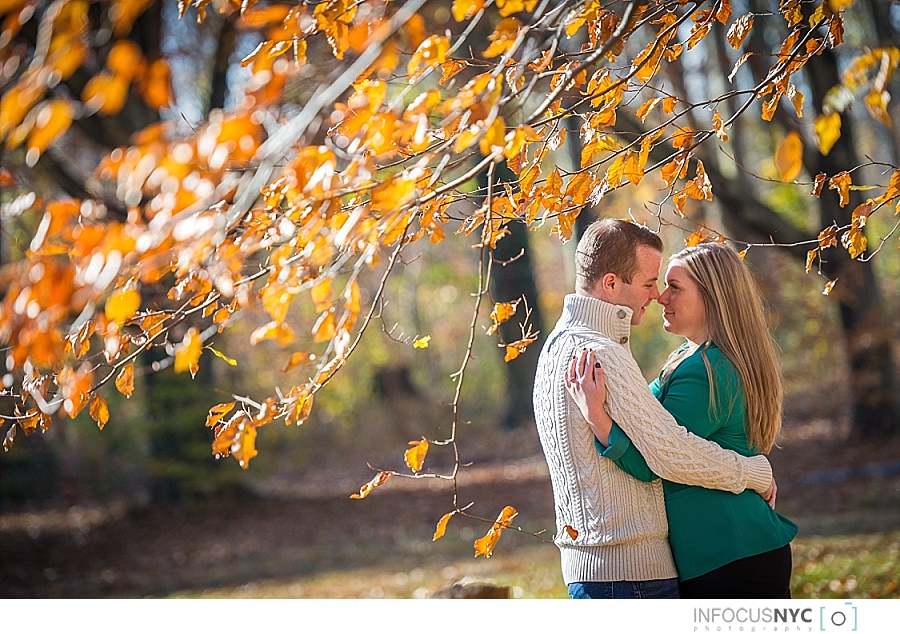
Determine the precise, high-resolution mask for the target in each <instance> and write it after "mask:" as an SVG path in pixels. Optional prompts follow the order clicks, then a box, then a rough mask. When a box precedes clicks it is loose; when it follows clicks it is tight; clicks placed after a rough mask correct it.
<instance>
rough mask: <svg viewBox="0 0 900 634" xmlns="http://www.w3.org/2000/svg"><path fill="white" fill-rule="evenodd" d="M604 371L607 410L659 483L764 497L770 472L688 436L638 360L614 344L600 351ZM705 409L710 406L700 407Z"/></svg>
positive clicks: (763, 462)
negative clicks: (748, 492) (652, 389)
mask: <svg viewBox="0 0 900 634" xmlns="http://www.w3.org/2000/svg"><path fill="white" fill-rule="evenodd" d="M596 354H597V356H598V357H599V358H600V361H601V363H602V365H603V368H604V374H605V378H606V386H607V401H606V402H607V409H608V410H609V414H610V416H611V417H612V419H613V420H614V421H616V423H617V424H618V425H619V426H620V427H621V428H622V430H623V431H624V432H625V433H626V434H627V435H628V438H630V439H631V442H632V444H633V445H634V447H635V448H636V449H637V450H638V451H639V452H640V453H641V455H642V456H643V457H644V459H645V460H646V462H647V465H648V466H649V467H650V469H651V470H652V471H653V472H654V473H656V474H658V475H659V476H660V477H661V478H665V479H666V480H671V481H672V482H679V483H681V484H687V485H691V486H701V487H704V488H707V489H721V490H723V491H730V492H732V493H740V492H742V491H743V490H744V489H747V488H749V489H752V490H754V491H756V492H757V493H759V494H761V495H763V494H765V493H766V492H767V491H768V490H769V488H770V486H771V483H772V467H771V466H770V465H769V461H768V460H767V459H766V458H765V456H752V457H749V458H748V457H744V456H741V455H740V454H738V453H735V452H733V451H730V450H727V449H723V448H722V447H720V446H719V445H717V444H716V443H714V442H710V441H708V440H705V439H703V438H700V437H699V436H696V435H694V434H692V433H690V432H689V431H688V430H687V429H685V428H684V427H682V426H680V425H679V424H678V423H677V422H676V421H675V418H674V417H673V416H672V415H671V414H669V412H667V411H666V410H665V408H663V406H662V405H660V403H659V401H657V400H656V398H655V397H654V396H653V394H651V393H650V390H649V389H648V388H647V384H646V383H645V382H644V377H643V375H641V371H640V368H638V365H637V362H636V361H635V360H634V357H632V356H631V354H630V353H629V352H628V351H627V350H626V349H625V348H622V347H620V346H617V345H615V344H613V345H610V346H604V347H603V348H600V349H598V350H597V351H596ZM698 407H706V403H698Z"/></svg>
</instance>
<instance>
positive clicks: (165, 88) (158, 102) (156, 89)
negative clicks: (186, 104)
mask: <svg viewBox="0 0 900 634" xmlns="http://www.w3.org/2000/svg"><path fill="white" fill-rule="evenodd" d="M137 91H138V94H139V95H140V96H141V99H143V100H144V103H146V104H147V105H148V106H150V107H151V108H153V109H154V110H162V109H163V108H168V107H169V106H170V105H171V104H172V102H173V101H174V97H173V95H172V70H171V69H170V68H169V63H168V62H167V61H166V60H164V59H157V60H154V61H153V62H152V63H151V64H150V66H149V67H148V68H147V72H146V73H145V74H144V75H143V76H142V77H141V78H140V80H139V81H138V83H137Z"/></svg>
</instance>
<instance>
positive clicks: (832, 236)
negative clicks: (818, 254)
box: [817, 225, 838, 249]
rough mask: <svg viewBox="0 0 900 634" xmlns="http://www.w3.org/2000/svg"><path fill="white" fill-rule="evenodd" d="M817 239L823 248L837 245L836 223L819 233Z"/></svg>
mask: <svg viewBox="0 0 900 634" xmlns="http://www.w3.org/2000/svg"><path fill="white" fill-rule="evenodd" d="M817 239H818V240H819V247H820V248H822V249H825V248H827V247H835V246H837V243H838V241H837V227H835V226H834V225H832V226H830V227H825V228H824V229H822V231H821V232H820V233H819V236H818V238H817Z"/></svg>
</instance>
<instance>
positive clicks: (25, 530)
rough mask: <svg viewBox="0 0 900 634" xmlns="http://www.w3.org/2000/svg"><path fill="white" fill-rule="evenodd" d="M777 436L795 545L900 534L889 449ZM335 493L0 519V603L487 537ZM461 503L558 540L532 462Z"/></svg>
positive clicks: (281, 570) (502, 466)
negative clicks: (439, 535)
mask: <svg viewBox="0 0 900 634" xmlns="http://www.w3.org/2000/svg"><path fill="white" fill-rule="evenodd" d="M786 432H787V433H786V438H785V441H784V442H783V443H782V445H783V446H784V447H785V448H784V449H783V450H780V451H776V452H775V453H774V454H773V456H772V462H773V464H774V466H775V472H776V475H777V477H778V481H779V497H778V501H779V510H780V511H781V512H783V513H784V514H786V515H788V516H789V517H791V518H792V519H794V520H795V521H797V522H798V524H800V526H801V535H803V534H806V535H809V534H816V533H822V534H865V533H873V532H880V531H885V530H891V529H896V528H898V527H900V446H898V445H900V443H896V442H891V443H877V444H862V443H848V442H846V441H844V439H843V438H842V437H841V436H840V434H838V433H833V432H832V431H830V428H828V427H827V426H825V425H824V424H816V423H810V424H807V425H804V426H796V427H794V428H788V429H787V430H786ZM865 465H869V466H871V465H875V467H873V468H869V467H864V466H865ZM314 480H315V481H314ZM329 482H331V483H335V482H337V484H338V486H329V485H328V483H329ZM357 486H358V484H357ZM346 488H347V485H346V483H345V482H342V481H340V480H336V478H328V477H319V478H317V479H309V480H308V481H307V482H306V484H305V485H304V484H302V483H299V482H293V483H292V481H291V479H290V478H284V477H283V478H281V479H273V480H272V481H271V482H270V483H268V485H266V486H261V487H260V489H259V493H260V494H261V495H262V496H264V497H261V496H247V497H245V498H242V499H227V500H217V501H210V502H206V503H203V504H199V505H194V506H191V507H176V508H131V509H129V508H126V507H124V506H122V505H119V506H116V505H110V506H106V507H98V508H78V507H75V508H72V509H66V510H62V511H55V512H52V511H47V512H42V513H8V514H4V515H0V540H2V548H0V559H2V567H0V597H4V598H26V597H48V598H63V597H70V598H87V597H134V596H167V595H170V594H173V593H184V592H188V593H190V592H200V591H202V590H204V589H208V588H221V587H233V586H240V585H243V584H248V583H251V582H259V581H266V582H270V581H273V580H291V579H297V578H303V577H305V576H308V575H312V574H319V573H322V572H328V571H347V570H354V569H358V568H366V567H373V566H376V567H377V566H381V565H387V566H388V567H389V568H391V569H394V570H397V569H399V570H412V569H414V568H416V567H418V566H422V565H429V566H434V565H442V564H443V563H446V564H447V565H449V564H451V563H453V562H455V561H460V560H467V561H471V560H472V553H473V551H472V540H474V539H475V538H476V537H479V536H481V535H482V534H483V533H484V531H485V530H486V528H487V526H486V525H484V524H480V523H478V522H476V521H473V520H468V519H465V518H453V520H452V521H451V523H450V526H449V528H448V534H447V537H446V538H444V539H442V540H439V541H437V542H432V541H431V536H432V533H433V531H434V526H435V523H436V521H437V519H438V518H440V517H441V516H442V515H443V514H444V513H446V512H448V511H450V510H452V490H451V489H448V488H447V487H441V486H435V484H434V483H433V482H432V483H431V484H429V483H427V482H422V481H418V482H412V481H409V480H407V481H402V480H400V479H396V478H395V479H394V480H392V481H391V482H390V483H389V484H388V485H386V486H385V487H383V488H381V489H379V490H376V491H375V492H374V493H373V494H372V495H371V496H370V497H369V498H367V499H365V500H351V499H349V498H348V497H347V492H346ZM460 499H461V501H463V502H464V503H465V502H468V501H475V502H476V505H475V507H473V509H472V511H473V512H475V513H479V514H480V515H482V516H484V517H489V518H493V517H495V516H496V514H497V513H498V512H499V510H500V509H501V508H502V507H503V506H505V505H512V506H514V507H515V508H516V509H517V510H518V512H519V517H518V521H520V522H521V526H522V527H523V528H524V529H526V530H529V531H533V532H538V531H541V530H545V531H546V534H547V536H548V537H549V536H550V535H552V534H553V532H554V530H555V528H554V520H553V500H552V492H551V489H550V483H549V480H548V478H547V475H546V465H545V464H544V462H543V458H542V456H541V455H540V454H539V453H534V452H532V453H531V454H530V455H528V456H527V457H525V458H518V459H513V457H512V456H507V459H506V460H502V461H499V462H486V461H480V462H476V465H475V466H474V467H472V468H470V469H469V470H467V472H466V476H465V478H464V479H463V480H462V483H461V495H460ZM540 544H541V542H540V541H539V540H537V539H536V538H534V537H529V536H525V535H514V534H510V533H509V532H508V533H506V534H504V537H503V541H502V544H501V547H502V549H503V550H504V552H513V553H514V552H516V550H517V549H528V548H534V547H535V545H540ZM547 548H549V549H552V548H553V547H552V546H549V545H548V546H547ZM479 561H481V560H479Z"/></svg>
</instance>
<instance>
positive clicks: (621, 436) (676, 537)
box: [597, 344, 797, 580]
mask: <svg viewBox="0 0 900 634" xmlns="http://www.w3.org/2000/svg"><path fill="white" fill-rule="evenodd" d="M701 349H702V347H701V348H698V349H697V351H695V352H694V353H693V354H692V355H690V356H689V357H687V358H685V359H684V360H682V362H681V363H680V364H679V365H678V367H677V368H675V370H674V371H673V372H672V373H671V374H670V375H669V378H668V380H667V381H666V382H665V383H664V384H660V381H659V379H657V380H655V381H654V382H653V383H652V384H651V385H650V389H651V391H652V392H653V394H654V395H655V396H656V398H657V399H659V401H660V403H662V405H663V407H665V408H666V409H667V410H668V411H669V412H670V413H671V414H672V415H673V416H674V417H675V420H676V421H678V424H679V425H681V426H682V427H685V428H687V429H688V430H689V431H691V432H692V433H694V434H696V435H698V436H702V437H703V438H706V439H708V440H711V441H713V442H715V443H718V444H719V445H720V446H722V447H724V448H726V449H731V450H733V451H736V452H737V453H739V454H741V455H744V456H752V455H754V454H756V453H758V452H756V451H753V450H751V449H750V447H749V444H748V441H747V435H746V432H745V431H744V419H745V416H746V409H745V405H744V391H743V388H742V387H741V383H740V377H739V375H738V373H737V370H736V369H735V368H734V365H732V363H731V361H729V360H728V358H727V357H725V355H723V354H722V352H721V351H720V350H719V348H718V347H717V346H716V345H715V344H710V345H709V347H708V348H706V350H705V354H706V357H707V359H708V360H709V363H710V367H711V368H712V375H713V377H714V379H713V380H714V381H715V384H716V390H715V394H716V400H717V411H711V408H710V407H709V403H710V401H709V396H710V395H709V392H710V390H709V377H708V375H707V372H706V366H705V364H704V363H703V356H702V353H701ZM609 443H610V444H609V447H607V448H604V447H603V446H602V445H600V444H599V442H598V443H597V448H598V450H599V451H600V453H601V455H603V456H604V457H606V458H609V459H610V460H613V461H614V462H615V463H616V464H617V465H618V466H619V467H620V468H621V469H623V470H624V471H625V472H626V473H629V474H630V475H632V476H634V477H635V478H637V479H639V480H642V481H644V482H649V481H651V480H654V479H656V478H657V477H658V476H657V475H656V474H654V473H653V472H652V471H651V470H650V468H649V467H648V466H647V463H646V462H645V461H644V458H643V456H641V454H640V452H638V450H637V449H636V448H635V447H634V446H633V445H632V444H631V440H629V438H628V436H627V435H625V432H623V431H622V429H621V428H619V426H618V425H615V424H614V425H613V428H612V432H611V433H610V436H609ZM663 491H664V493H665V501H666V514H667V516H668V520H669V542H670V544H671V546H672V555H673V556H674V558H675V565H676V567H677V568H678V576H679V578H681V579H682V580H685V579H692V578H694V577H699V576H700V575H702V574H705V573H707V572H709V571H711V570H714V569H716V568H719V567H721V566H724V565H725V564H727V563H730V562H732V561H736V560H738V559H742V558H744V557H750V556H752V555H758V554H760V553H764V552H768V551H770V550H775V549H776V548H780V547H782V546H784V545H785V544H788V543H790V541H791V540H792V539H793V538H794V536H795V535H796V534H797V525H796V524H794V523H793V522H792V521H790V520H789V519H787V518H785V517H782V516H781V515H779V514H778V513H776V512H775V511H773V510H772V509H771V508H770V507H769V505H768V504H766V502H765V500H763V499H762V498H761V497H760V496H759V495H758V494H757V493H755V492H754V491H744V492H743V493H740V494H738V495H735V494H733V493H728V492H725V491H717V490H713V489H704V488H702V487H696V486H685V485H683V484H678V483H676V482H669V481H668V480H663Z"/></svg>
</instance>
